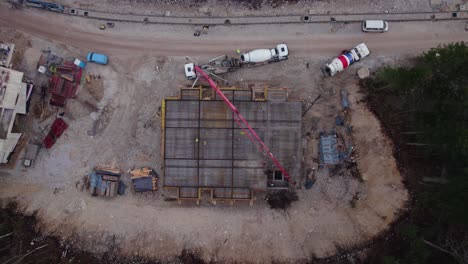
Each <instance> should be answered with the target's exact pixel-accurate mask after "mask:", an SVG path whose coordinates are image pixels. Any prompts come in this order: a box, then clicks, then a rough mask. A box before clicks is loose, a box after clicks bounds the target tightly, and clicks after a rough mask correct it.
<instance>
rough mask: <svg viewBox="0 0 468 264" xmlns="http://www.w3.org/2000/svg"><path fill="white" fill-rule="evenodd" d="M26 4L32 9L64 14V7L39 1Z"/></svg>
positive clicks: (32, 0)
mask: <svg viewBox="0 0 468 264" xmlns="http://www.w3.org/2000/svg"><path fill="white" fill-rule="evenodd" d="M25 4H26V5H27V6H31V7H37V8H43V9H46V10H50V11H54V12H60V13H63V10H64V7H63V5H59V4H56V3H51V2H44V1H39V0H26V2H25Z"/></svg>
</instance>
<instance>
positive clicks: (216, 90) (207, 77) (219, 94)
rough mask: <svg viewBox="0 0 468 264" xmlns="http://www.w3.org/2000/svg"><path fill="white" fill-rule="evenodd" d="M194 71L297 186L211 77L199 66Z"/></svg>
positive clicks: (277, 166)
mask: <svg viewBox="0 0 468 264" xmlns="http://www.w3.org/2000/svg"><path fill="white" fill-rule="evenodd" d="M194 71H195V73H196V74H197V75H198V76H199V77H202V78H204V79H205V80H206V81H207V82H208V83H209V84H210V86H211V88H213V90H214V91H215V92H216V94H217V95H218V96H219V97H220V98H221V99H222V100H223V101H224V103H225V104H226V106H227V107H228V108H229V109H230V110H231V112H232V116H233V119H234V120H235V121H236V123H237V124H238V126H239V127H240V128H241V129H242V130H243V131H244V133H245V135H247V136H248V137H249V139H250V141H251V142H252V143H253V144H254V145H255V146H256V147H257V149H258V150H259V151H260V152H261V153H262V154H263V155H265V156H268V157H269V158H270V160H271V161H272V162H273V163H274V165H275V166H276V168H277V169H278V170H279V171H281V173H282V174H283V176H284V179H286V181H287V182H289V183H292V184H295V182H292V179H291V176H290V175H289V173H288V172H287V171H286V170H285V169H284V167H283V166H281V164H280V163H279V161H278V160H277V159H276V158H275V156H274V155H273V153H271V151H270V149H269V148H268V147H267V146H266V145H265V143H263V141H262V140H261V139H260V137H259V136H258V135H257V133H256V132H255V131H254V130H253V128H252V127H251V126H250V124H249V123H248V122H247V120H245V118H244V117H243V116H242V114H241V113H240V112H239V110H237V108H236V106H235V105H234V104H232V103H231V101H229V99H228V98H227V97H226V95H224V93H223V92H222V91H221V89H219V87H218V86H217V85H216V83H215V82H214V81H213V80H212V79H211V78H210V76H209V75H208V74H207V73H205V72H204V71H203V70H202V69H201V68H200V67H199V66H196V65H195V66H194Z"/></svg>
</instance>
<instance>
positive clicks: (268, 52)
mask: <svg viewBox="0 0 468 264" xmlns="http://www.w3.org/2000/svg"><path fill="white" fill-rule="evenodd" d="M288 56H289V51H288V46H287V45H286V44H284V43H282V44H278V45H277V46H276V47H275V48H273V49H256V50H252V51H250V52H247V53H243V54H242V55H241V56H240V59H241V61H240V62H241V63H243V64H247V65H248V66H255V65H259V64H265V63H270V62H277V61H282V60H286V59H288Z"/></svg>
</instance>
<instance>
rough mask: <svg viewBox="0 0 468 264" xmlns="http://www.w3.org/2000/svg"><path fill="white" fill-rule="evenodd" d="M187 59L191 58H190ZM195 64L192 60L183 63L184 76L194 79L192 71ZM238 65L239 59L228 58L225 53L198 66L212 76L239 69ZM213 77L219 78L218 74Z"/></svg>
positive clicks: (194, 75) (195, 76)
mask: <svg viewBox="0 0 468 264" xmlns="http://www.w3.org/2000/svg"><path fill="white" fill-rule="evenodd" d="M187 58H188V57H187ZM188 59H189V60H191V59H190V58H188ZM191 61H192V60H191ZM195 64H196V63H195V62H194V61H192V62H191V63H187V64H185V77H187V79H188V80H194V79H196V78H197V75H196V74H195V71H194V66H195ZM240 66H241V65H240V63H239V59H236V58H232V57H231V58H229V57H228V56H227V55H221V56H219V57H216V58H214V59H211V60H209V61H208V63H207V64H203V65H201V66H200V68H202V69H203V70H204V71H205V72H208V73H209V74H210V75H212V76H213V75H217V74H223V73H227V72H233V71H235V70H237V69H239V68H240ZM214 77H216V78H218V79H220V77H219V76H214Z"/></svg>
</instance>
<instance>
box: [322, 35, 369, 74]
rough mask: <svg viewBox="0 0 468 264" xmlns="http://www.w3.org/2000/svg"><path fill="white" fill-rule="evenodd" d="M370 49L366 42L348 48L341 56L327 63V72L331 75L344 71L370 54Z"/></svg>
mask: <svg viewBox="0 0 468 264" xmlns="http://www.w3.org/2000/svg"><path fill="white" fill-rule="evenodd" d="M369 54H370V51H369V49H368V48H367V46H366V44H364V43H361V44H359V45H357V46H356V47H354V48H353V49H352V50H346V51H343V52H342V53H341V55H340V56H338V57H336V58H334V59H333V60H332V61H331V62H329V63H327V64H326V65H325V73H327V74H328V75H330V76H333V75H335V74H336V73H338V72H340V71H343V70H344V69H346V68H347V67H348V66H350V65H352V64H353V63H355V62H357V61H360V60H362V59H363V58H365V57H367V56H369Z"/></svg>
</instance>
